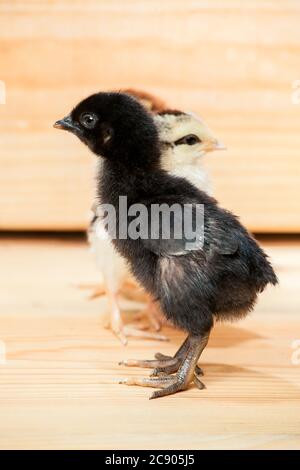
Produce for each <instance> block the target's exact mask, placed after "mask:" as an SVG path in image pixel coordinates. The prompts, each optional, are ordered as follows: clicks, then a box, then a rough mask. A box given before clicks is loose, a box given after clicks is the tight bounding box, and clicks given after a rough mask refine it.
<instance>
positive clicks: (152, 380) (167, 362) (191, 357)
mask: <svg viewBox="0 0 300 470" xmlns="http://www.w3.org/2000/svg"><path fill="white" fill-rule="evenodd" d="M209 332H210V329H208V330H207V331H206V332H205V333H203V334H202V335H199V336H198V335H197V336H194V335H189V336H188V337H187V339H186V340H185V341H184V343H183V345H182V346H181V348H179V350H178V351H177V353H176V354H177V357H176V354H175V356H174V358H171V359H170V358H168V359H162V356H161V355H160V358H159V359H156V360H155V361H133V360H130V361H125V362H124V364H125V365H129V366H132V365H138V366H142V367H156V368H158V369H159V372H160V370H161V369H164V370H163V372H164V373H166V375H162V376H159V377H153V376H152V377H146V378H141V377H132V378H129V379H123V380H122V381H121V382H120V383H123V384H126V385H141V386H144V387H154V388H158V387H159V388H160V390H157V391H156V392H154V393H153V394H152V395H151V397H150V399H153V398H158V397H163V396H166V395H171V394H173V393H176V392H179V391H181V390H186V389H187V388H188V386H189V384H190V383H191V382H192V381H194V383H195V384H196V385H197V387H198V388H200V389H202V388H204V384H203V383H202V382H201V381H200V379H199V375H198V374H197V373H196V375H195V372H196V367H197V362H198V359H199V357H200V355H201V353H202V351H203V350H204V348H205V346H206V345H207V342H208V338H209ZM156 357H157V355H156ZM178 362H180V366H179V367H178V368H177V374H176V375H168V374H171V373H172V372H170V368H174V367H175V366H177V364H178ZM168 368H169V369H168ZM166 370H167V372H166ZM156 371H157V369H156Z"/></svg>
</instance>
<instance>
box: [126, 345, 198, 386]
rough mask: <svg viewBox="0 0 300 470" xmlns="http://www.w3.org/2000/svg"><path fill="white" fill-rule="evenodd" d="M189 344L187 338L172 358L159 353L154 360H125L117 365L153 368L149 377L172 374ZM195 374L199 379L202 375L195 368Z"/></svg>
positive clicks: (180, 362) (176, 369)
mask: <svg viewBox="0 0 300 470" xmlns="http://www.w3.org/2000/svg"><path fill="white" fill-rule="evenodd" d="M189 344H190V338H189V336H188V337H187V338H186V339H185V341H184V342H183V343H182V345H181V346H180V348H179V349H178V351H177V352H176V354H175V355H174V356H173V357H172V356H165V355H164V354H161V353H156V354H155V358H156V359H155V360H143V359H141V360H140V359H127V360H125V361H121V362H120V363H119V365H125V366H128V367H145V368H150V369H152V368H154V370H153V372H152V374H151V376H153V377H155V376H158V375H162V374H173V373H174V372H177V371H178V369H179V367H180V366H181V364H182V362H183V361H184V359H185V357H186V354H187V351H188V348H189ZM195 374H196V375H197V376H198V377H200V376H201V375H203V372H202V369H200V367H198V366H196V369H195Z"/></svg>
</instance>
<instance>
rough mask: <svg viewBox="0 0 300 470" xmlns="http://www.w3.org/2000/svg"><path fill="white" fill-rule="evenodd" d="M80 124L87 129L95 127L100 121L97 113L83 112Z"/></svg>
mask: <svg viewBox="0 0 300 470" xmlns="http://www.w3.org/2000/svg"><path fill="white" fill-rule="evenodd" d="M79 121H80V124H82V125H83V127H86V128H87V129H93V128H94V127H95V125H96V122H97V121H98V118H97V116H96V114H94V113H82V114H81V115H80V118H79Z"/></svg>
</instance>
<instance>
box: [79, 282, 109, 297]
mask: <svg viewBox="0 0 300 470" xmlns="http://www.w3.org/2000/svg"><path fill="white" fill-rule="evenodd" d="M77 287H78V289H82V290H90V291H91V293H90V295H89V296H88V299H89V300H94V299H97V298H98V297H102V296H103V295H105V294H106V290H105V287H104V286H102V285H101V284H79V285H78V286H77Z"/></svg>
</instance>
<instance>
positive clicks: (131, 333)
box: [107, 290, 167, 345]
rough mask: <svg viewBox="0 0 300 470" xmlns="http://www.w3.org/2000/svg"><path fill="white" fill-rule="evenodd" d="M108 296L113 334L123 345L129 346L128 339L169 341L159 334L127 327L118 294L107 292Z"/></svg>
mask: <svg viewBox="0 0 300 470" xmlns="http://www.w3.org/2000/svg"><path fill="white" fill-rule="evenodd" d="M107 294H108V297H109V301H110V309H111V310H110V311H111V314H110V327H111V330H112V331H113V333H114V334H115V335H116V336H117V337H118V338H119V340H120V341H121V343H122V344H124V345H126V344H127V342H128V341H127V338H128V337H135V338H144V339H153V340H158V341H167V338H166V336H163V335H160V334H158V333H151V332H148V331H142V330H139V329H136V328H133V327H131V326H129V325H125V324H124V322H123V319H122V314H121V310H120V302H119V298H118V294H117V293H116V292H113V291H110V290H107Z"/></svg>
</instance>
